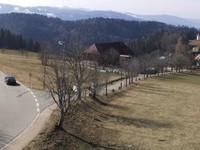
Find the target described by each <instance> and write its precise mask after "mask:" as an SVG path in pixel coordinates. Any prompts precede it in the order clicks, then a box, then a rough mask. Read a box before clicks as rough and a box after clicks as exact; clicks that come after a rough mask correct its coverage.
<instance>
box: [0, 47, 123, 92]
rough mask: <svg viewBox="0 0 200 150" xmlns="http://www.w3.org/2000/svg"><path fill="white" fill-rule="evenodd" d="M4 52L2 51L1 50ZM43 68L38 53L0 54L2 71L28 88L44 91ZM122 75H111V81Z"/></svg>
mask: <svg viewBox="0 0 200 150" xmlns="http://www.w3.org/2000/svg"><path fill="white" fill-rule="evenodd" d="M0 51H2V50H0ZM43 69H44V68H43V66H42V65H41V60H40V59H39V54H38V53H32V52H29V53H28V57H26V56H22V55H21V52H20V51H15V50H5V51H4V53H0V70H1V71H2V72H4V73H6V74H12V75H14V76H15V77H16V79H17V80H18V81H20V82H21V83H23V84H25V85H26V86H27V87H31V88H34V89H43V84H42V82H41V81H42V80H43ZM101 77H102V83H103V82H105V80H104V78H105V75H104V73H102V74H101ZM119 78H120V75H118V74H111V75H110V77H109V80H110V81H112V80H116V79H119Z"/></svg>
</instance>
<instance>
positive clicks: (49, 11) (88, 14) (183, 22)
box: [0, 4, 200, 29]
mask: <svg viewBox="0 0 200 150" xmlns="http://www.w3.org/2000/svg"><path fill="white" fill-rule="evenodd" d="M13 12H14V13H30V14H40V15H45V16H48V17H57V18H60V19H62V20H71V21H76V20H83V19H89V18H98V17H103V18H114V19H123V20H128V21H132V20H134V21H158V22H162V23H166V24H170V25H175V26H188V27H195V28H197V29H200V20H198V19H190V18H181V17H176V16H172V15H138V14H133V13H120V12H115V11H95V10H88V9H78V8H70V7H46V6H38V7H21V6H16V5H7V4H0V14H4V13H13Z"/></svg>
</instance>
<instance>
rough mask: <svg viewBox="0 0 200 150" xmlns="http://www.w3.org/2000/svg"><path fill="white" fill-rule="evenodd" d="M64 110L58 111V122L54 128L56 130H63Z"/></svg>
mask: <svg viewBox="0 0 200 150" xmlns="http://www.w3.org/2000/svg"><path fill="white" fill-rule="evenodd" d="M64 113H65V112H64V108H61V110H60V120H59V122H58V125H57V126H56V128H57V129H63V123H64V119H65V114H64Z"/></svg>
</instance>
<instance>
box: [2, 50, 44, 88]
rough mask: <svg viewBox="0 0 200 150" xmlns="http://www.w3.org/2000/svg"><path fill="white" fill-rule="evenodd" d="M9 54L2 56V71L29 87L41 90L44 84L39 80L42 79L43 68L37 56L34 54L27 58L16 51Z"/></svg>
mask: <svg viewBox="0 0 200 150" xmlns="http://www.w3.org/2000/svg"><path fill="white" fill-rule="evenodd" d="M7 53H8V52H7V51H6V52H5V54H0V70H1V71H3V72H4V73H6V74H12V75H14V76H15V77H16V79H17V80H18V81H20V82H21V83H23V84H25V85H26V86H28V87H30V86H32V88H36V89H41V87H42V84H41V82H40V81H39V80H38V79H39V78H41V77H42V72H43V71H42V69H43V68H42V65H41V61H40V60H39V58H38V57H37V54H34V53H32V54H31V55H28V57H27V58H26V57H25V56H21V55H19V54H18V53H17V52H15V51H11V52H9V54H7ZM30 74H31V76H30Z"/></svg>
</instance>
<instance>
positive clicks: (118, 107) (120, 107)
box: [92, 97, 129, 110]
mask: <svg viewBox="0 0 200 150" xmlns="http://www.w3.org/2000/svg"><path fill="white" fill-rule="evenodd" d="M92 99H93V100H94V101H95V102H97V103H98V104H100V105H103V106H109V107H112V108H116V109H122V110H125V109H129V108H128V107H125V106H120V105H114V104H109V103H106V102H104V100H103V99H101V98H99V97H93V98H92Z"/></svg>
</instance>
